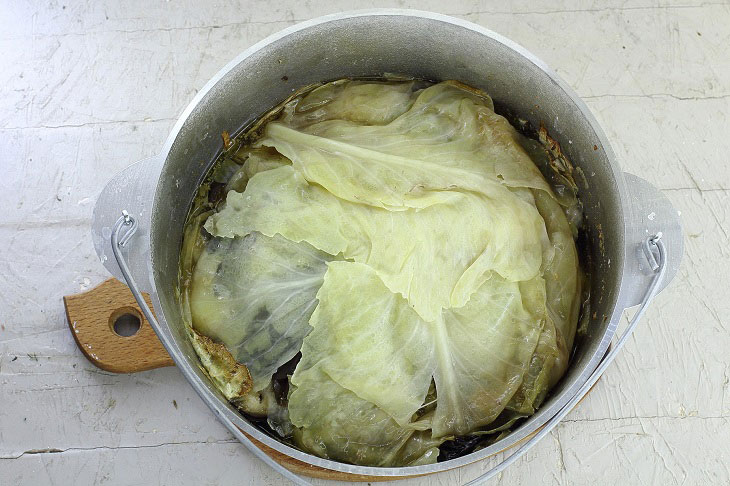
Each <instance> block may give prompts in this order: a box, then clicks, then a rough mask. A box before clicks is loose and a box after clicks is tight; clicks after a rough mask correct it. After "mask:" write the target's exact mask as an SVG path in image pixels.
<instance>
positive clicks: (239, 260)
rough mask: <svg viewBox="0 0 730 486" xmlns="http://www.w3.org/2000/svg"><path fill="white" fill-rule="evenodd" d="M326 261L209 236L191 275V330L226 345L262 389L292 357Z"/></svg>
mask: <svg viewBox="0 0 730 486" xmlns="http://www.w3.org/2000/svg"><path fill="white" fill-rule="evenodd" d="M330 260H332V256H330V255H328V254H326V253H324V252H321V251H318V250H317V249H315V248H312V247H311V246H310V245H308V244H306V243H293V242H291V241H289V240H287V239H285V238H282V237H280V236H279V237H274V238H269V237H267V236H263V235H261V234H259V233H252V234H250V235H247V236H246V237H244V238H235V239H224V238H213V239H211V240H210V241H209V242H208V244H207V246H206V248H205V250H204V251H203V253H202V254H201V255H200V258H199V259H198V262H197V265H196V266H195V270H194V272H193V278H192V284H191V287H190V310H191V314H192V321H193V327H194V328H195V329H196V330H197V331H198V332H200V333H202V334H204V335H206V336H208V337H211V338H213V339H215V340H216V341H219V342H222V343H223V344H225V346H226V348H227V349H228V350H229V351H230V352H231V354H232V355H233V356H234V357H235V358H236V360H237V361H238V362H240V363H243V364H244V365H246V367H247V368H248V370H249V372H250V374H251V377H252V379H253V389H254V391H258V390H261V389H263V388H265V387H266V386H267V385H268V383H269V381H270V380H271V375H272V374H273V373H274V372H275V371H276V370H277V368H279V366H281V365H282V364H284V363H286V362H287V361H289V360H290V359H291V358H293V357H294V355H296V354H297V353H298V352H299V349H300V348H301V345H302V339H303V338H304V336H305V335H306V334H307V332H309V330H310V327H309V324H308V321H309V317H310V316H311V314H312V312H314V309H315V306H316V304H317V302H316V299H315V296H316V294H317V290H318V289H319V287H320V286H321V285H322V281H323V277H324V273H325V271H326V269H327V267H326V263H327V262H328V261H330Z"/></svg>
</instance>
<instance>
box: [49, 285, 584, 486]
mask: <svg viewBox="0 0 730 486" xmlns="http://www.w3.org/2000/svg"><path fill="white" fill-rule="evenodd" d="M143 295H144V298H145V300H146V301H147V305H148V306H149V307H150V309H152V302H151V301H150V297H149V295H147V294H143ZM63 302H64V305H65V307H66V317H67V318H68V325H69V327H70V329H71V334H73V337H74V339H75V340H76V344H77V345H78V346H79V349H81V351H82V352H83V353H84V355H85V356H86V357H87V358H88V359H89V361H91V362H92V363H93V364H94V365H96V366H98V367H99V368H101V369H103V370H107V371H111V372H114V373H136V372H140V371H146V370H151V369H154V368H162V367H165V366H174V365H175V362H174V361H173V360H172V358H171V357H170V355H169V354H167V351H166V350H165V348H164V347H163V346H162V343H161V342H160V340H159V339H158V338H157V335H156V334H155V331H154V330H153V329H152V326H151V325H150V323H149V322H148V321H147V319H145V318H144V315H143V314H142V310H141V309H140V307H139V305H137V302H136V301H135V300H134V296H133V295H132V292H131V291H130V290H129V288H128V287H127V286H126V285H125V284H123V283H122V282H120V281H119V280H117V279H114V278H110V279H109V280H106V281H104V282H102V283H101V284H100V285H98V286H97V287H94V288H93V289H91V290H88V291H86V292H83V293H80V294H76V295H68V296H65V297H64V298H63ZM153 312H154V311H153ZM125 323H126V324H127V325H126V326H122V324H125ZM136 323H139V328H138V329H137V330H136V332H134V333H132V334H131V335H124V334H129V333H130V332H121V334H122V335H120V334H119V333H118V332H117V331H122V330H123V328H124V327H126V329H127V331H132V330H134V326H133V325H130V324H136ZM115 327H116V329H117V330H115ZM594 386H595V385H594ZM241 432H243V431H241ZM536 432H537V431H536ZM243 433H244V434H245V435H246V436H247V437H248V438H249V439H251V441H252V442H253V443H254V444H255V445H256V446H258V447H259V448H260V449H261V450H262V451H264V452H265V453H266V454H267V455H268V456H269V457H271V458H272V459H274V460H275V461H276V462H278V463H279V464H281V465H282V466H284V467H286V468H287V469H289V470H290V471H292V472H294V473H296V474H300V475H305V476H309V477H314V478H319V479H332V480H339V481H360V482H366V481H392V480H394V479H405V478H406V477H399V478H393V477H387V476H365V475H360V474H350V473H345V472H340V471H333V470H331V469H325V468H322V467H318V466H312V465H311V464H307V463H305V462H302V461H298V460H296V459H293V458H291V457H289V456H287V455H285V454H282V453H280V452H278V451H276V450H274V449H272V448H270V447H268V446H266V445H265V444H262V443H261V442H259V441H257V440H256V439H254V438H253V437H251V436H249V435H248V434H246V433H245V432H243ZM529 437H531V436H529ZM529 437H527V438H525V439H523V440H527V439H529ZM500 452H501V451H500ZM409 477H413V476H409Z"/></svg>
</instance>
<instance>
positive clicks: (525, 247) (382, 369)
mask: <svg viewBox="0 0 730 486" xmlns="http://www.w3.org/2000/svg"><path fill="white" fill-rule="evenodd" d="M421 86H422V84H418V83H416V82H402V83H382V82H378V83H376V82H362V81H348V80H341V81H336V82H333V83H329V84H325V85H323V86H320V87H318V88H316V89H314V90H313V91H311V92H310V93H309V94H307V95H304V96H300V97H297V98H295V99H293V100H292V101H289V102H287V103H286V105H284V106H283V109H282V113H281V116H280V117H279V118H278V119H277V120H275V121H272V122H268V123H266V124H265V125H264V126H263V127H261V133H262V135H261V137H260V139H259V140H258V141H256V142H255V143H254V144H253V146H252V147H248V148H244V149H242V150H239V153H242V154H244V155H243V158H245V161H244V162H243V165H242V166H241V167H240V168H239V169H238V170H237V171H236V172H235V173H234V174H233V176H232V177H231V179H230V180H229V181H228V182H227V184H228V185H227V190H228V194H227V197H226V200H225V203H224V204H223V205H221V206H220V207H219V208H218V210H217V212H215V213H214V214H212V215H210V216H208V217H207V221H206V222H205V229H206V231H207V232H208V234H210V235H212V236H213V238H212V239H211V240H210V241H209V242H208V243H207V246H206V247H205V249H204V250H203V252H202V254H201V255H200V256H199V257H197V255H198V253H199V252H200V243H197V244H196V246H195V247H193V246H190V245H189V246H187V247H186V248H190V250H188V253H189V254H193V255H194V256H195V257H196V258H197V264H196V265H195V270H194V272H193V277H192V284H191V286H190V299H189V300H190V307H191V311H192V320H193V324H194V326H195V328H196V330H197V331H199V332H201V333H203V334H205V335H208V336H210V337H212V338H213V339H215V340H217V341H220V342H222V343H224V344H225V345H226V347H227V348H228V349H229V350H231V352H232V354H233V356H235V357H236V359H237V360H238V361H239V362H241V363H244V364H245V365H246V366H247V367H248V369H249V370H250V373H251V376H252V378H253V388H254V390H261V389H263V388H266V387H267V386H268V385H269V383H270V378H271V376H272V374H273V373H274V371H275V370H276V369H277V368H278V367H279V366H281V365H282V364H283V363H285V362H287V361H289V360H290V359H291V358H292V357H293V356H294V355H296V354H297V353H298V352H299V351H301V360H300V361H299V363H298V364H297V366H296V369H295V371H294V373H293V375H292V376H291V377H290V389H289V394H288V412H289V419H290V420H291V424H292V425H293V426H294V429H293V431H294V432H293V438H294V440H295V441H296V443H297V444H298V445H299V446H300V447H302V448H303V449H304V450H306V451H309V452H312V453H314V454H317V455H319V456H321V457H326V458H331V459H335V460H340V461H345V462H352V463H355V464H363V465H379V466H401V465H408V464H425V463H429V462H435V461H436V459H437V451H438V449H437V447H438V446H439V444H441V443H442V442H443V441H444V440H449V439H451V438H453V437H456V436H461V435H465V434H481V433H495V432H499V431H502V430H505V429H506V428H508V427H509V426H511V424H513V423H514V421H515V420H517V419H518V418H520V417H524V416H527V415H529V414H531V413H534V411H535V409H536V408H537V407H538V406H539V405H540V403H541V402H542V400H543V399H544V398H545V396H546V394H547V392H548V390H549V388H550V387H551V386H553V385H554V384H555V383H556V382H557V380H558V379H559V378H560V377H561V376H562V374H563V373H564V372H565V369H566V367H567V363H568V358H569V354H570V350H571V348H572V345H573V337H574V334H575V326H576V322H577V318H578V311H579V301H580V299H579V294H580V289H581V275H580V272H579V266H578V257H577V252H576V249H575V244H574V241H573V230H572V229H571V226H570V225H569V224H568V220H567V219H566V216H565V213H564V208H568V207H570V208H575V207H578V205H577V203H575V198H574V195H572V196H571V194H569V193H561V194H560V201H558V199H557V198H556V195H555V194H554V193H553V190H552V188H551V187H550V185H549V184H548V183H547V182H546V181H545V179H544V178H543V176H542V174H541V173H540V171H539V170H538V168H537V167H536V166H535V164H534V163H533V161H532V160H531V158H530V156H529V155H528V153H527V152H526V151H525V149H524V148H523V147H525V146H526V147H528V148H529V150H530V151H531V153H533V154H534V153H538V152H539V147H538V146H534V145H531V144H528V143H526V142H525V140H524V137H522V136H521V135H520V134H518V133H517V132H516V131H515V129H514V128H513V127H512V126H511V125H510V124H509V123H508V122H507V121H506V120H505V119H504V118H503V117H501V116H499V115H497V114H495V113H494V111H493V105H492V102H491V99H489V97H488V96H486V95H484V94H483V93H481V92H478V91H476V90H473V89H471V88H468V87H465V86H463V85H461V84H459V83H456V82H444V83H439V84H436V85H432V86H430V87H427V88H425V89H419V87H421ZM257 133H258V132H257ZM571 197H572V199H571ZM574 203H575V204H574ZM198 220H200V217H198ZM193 248H197V250H195V252H196V253H191V252H192V251H193ZM188 259H190V257H188ZM434 383H435V388H434ZM266 389H268V388H266ZM277 414H278V415H277V423H279V424H281V422H282V420H283V419H282V416H283V417H285V414H284V415H282V414H281V410H278V411H277ZM498 417H499V420H497V421H496V422H495V419H497V418H498ZM492 423H494V424H493V425H492V426H491V427H490V424H492ZM285 428H286V427H285Z"/></svg>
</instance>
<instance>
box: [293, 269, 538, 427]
mask: <svg viewBox="0 0 730 486" xmlns="http://www.w3.org/2000/svg"><path fill="white" fill-rule="evenodd" d="M328 267H329V268H328V270H327V273H326V275H325V281H324V284H323V285H322V288H321V289H320V291H319V293H318V294H317V298H318V299H319V302H320V303H319V305H318V306H317V310H316V311H315V313H314V314H313V315H312V318H311V320H310V324H311V325H312V327H313V329H314V330H313V331H312V333H311V334H309V335H308V336H307V337H306V338H305V339H304V343H303V346H302V360H301V361H300V363H299V365H298V366H297V369H296V371H295V372H294V375H293V376H292V378H291V382H292V384H293V385H294V386H296V387H297V389H296V391H295V392H293V393H292V395H291V396H290V402H289V410H290V414H291V417H292V423H293V424H294V425H296V426H299V427H311V426H313V422H307V421H305V420H303V419H301V415H299V413H304V412H303V411H298V412H295V410H298V407H299V403H300V402H298V401H297V400H298V397H299V395H301V394H315V395H316V394H319V393H320V391H319V390H317V389H316V388H317V386H316V384H309V385H308V384H307V381H306V379H305V377H307V376H310V374H311V373H312V372H313V370H318V371H319V372H321V373H323V374H325V375H327V376H328V377H330V378H331V379H332V380H333V381H335V382H336V383H337V384H338V385H340V386H342V387H344V388H346V389H347V390H350V391H352V392H353V393H354V394H355V395H357V396H358V397H359V398H361V399H363V400H366V401H367V402H369V403H371V404H372V405H373V406H376V407H378V409H380V410H383V411H385V412H387V413H388V415H389V417H391V418H392V419H394V420H395V422H396V423H398V424H399V425H401V426H403V427H405V428H408V427H409V424H410V421H411V420H412V419H413V418H414V414H415V413H416V411H417V410H418V409H419V408H421V406H422V405H423V403H424V398H425V397H426V394H427V392H428V389H429V386H430V384H431V380H432V378H433V379H435V382H436V393H437V396H438V400H437V403H436V409H435V412H434V416H433V424H432V429H433V432H432V434H433V437H435V438H438V437H446V436H449V435H460V434H465V433H467V432H469V431H471V430H474V429H475V428H477V427H479V426H481V425H485V424H488V423H490V422H491V421H493V420H494V419H495V418H496V417H497V416H498V415H499V413H500V412H501V411H502V410H503V409H504V408H505V406H506V405H507V403H508V402H509V400H510V398H511V397H512V395H513V394H514V393H515V391H516V390H517V388H518V387H519V385H520V383H521V381H522V377H523V375H524V373H525V372H526V371H527V365H528V363H529V360H530V357H531V355H532V353H533V351H534V349H535V345H536V344H537V340H538V336H539V334H540V331H541V328H542V316H543V315H544V309H543V311H542V312H539V310H540V309H539V306H538V307H537V308H534V309H530V310H532V311H533V312H530V310H528V309H526V308H525V306H523V304H522V295H523V294H522V293H521V290H522V289H521V287H522V288H524V290H525V292H524V295H527V296H529V297H530V298H536V299H537V300H538V301H539V300H540V293H541V292H542V295H543V297H542V301H543V302H544V285H543V284H542V279H541V278H539V277H537V278H535V279H533V280H531V281H528V282H526V283H522V284H518V283H514V282H508V281H506V280H504V279H503V278H501V277H499V276H498V275H496V274H492V275H490V277H489V278H487V279H486V280H485V282H484V283H483V284H482V286H481V287H480V288H479V290H478V291H477V292H476V293H475V294H474V295H473V296H472V298H471V299H470V300H469V302H468V303H467V304H466V305H465V306H463V307H460V308H452V309H448V310H444V311H443V312H442V313H441V314H440V315H439V317H438V318H437V319H436V320H435V321H433V322H425V321H423V320H422V319H421V318H420V316H419V315H418V314H417V313H416V312H414V311H413V309H411V307H410V306H409V305H408V303H407V302H406V301H405V300H404V299H403V298H401V297H400V296H397V295H394V294H393V293H392V292H390V291H389V290H388V288H387V287H386V286H385V285H384V284H383V283H382V281H380V279H379V278H378V276H377V274H376V273H375V271H374V270H373V269H372V268H370V267H369V266H367V265H364V264H360V263H354V262H332V263H330V264H329V265H328ZM533 294H536V295H533ZM305 402H307V400H305ZM319 406H320V407H322V408H325V409H326V408H328V407H334V408H339V407H340V404H339V403H337V402H334V401H331V402H328V401H323V402H322V403H321V404H320V405H319ZM333 413H334V412H333ZM316 425H318V424H316Z"/></svg>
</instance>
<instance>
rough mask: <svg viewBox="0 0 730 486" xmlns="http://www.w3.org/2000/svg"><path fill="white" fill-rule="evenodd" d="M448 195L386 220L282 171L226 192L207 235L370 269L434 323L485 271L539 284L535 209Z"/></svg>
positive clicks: (543, 241) (541, 233)
mask: <svg viewBox="0 0 730 486" xmlns="http://www.w3.org/2000/svg"><path fill="white" fill-rule="evenodd" d="M448 194H449V199H450V200H449V202H448V203H446V202H444V203H442V204H437V205H433V206H430V207H427V208H425V209H422V210H406V211H388V210H385V209H382V208H376V207H372V206H368V205H364V204H355V203H351V202H349V201H345V200H343V199H340V198H338V197H336V196H334V195H332V194H331V193H329V192H328V191H326V190H325V189H324V188H322V187H321V186H319V185H316V184H310V183H308V182H307V181H306V180H305V179H304V177H303V176H302V175H301V174H300V173H299V172H298V171H297V170H296V169H295V168H293V167H289V166H286V167H280V168H278V169H274V170H270V171H266V172H262V173H260V174H257V175H256V176H255V177H253V178H252V179H251V180H250V181H249V184H248V186H247V187H246V191H245V192H244V193H242V194H239V193H236V192H230V193H228V198H227V200H226V206H225V208H223V210H221V211H220V212H218V213H217V214H214V215H212V216H211V217H209V218H208V220H207V222H206V224H205V228H206V230H208V231H209V232H210V233H211V234H213V235H215V236H221V237H234V236H245V235H247V234H249V233H251V232H253V231H259V232H261V233H263V234H265V235H268V236H273V235H276V234H279V235H282V236H284V237H285V238H287V239H289V240H292V241H295V242H299V241H306V242H307V243H309V244H311V245H312V246H314V247H316V248H318V249H320V250H322V251H324V252H327V253H329V254H330V255H338V254H342V255H343V256H344V257H345V258H348V259H353V260H355V261H358V262H362V263H367V264H368V265H370V266H371V267H373V268H374V269H375V270H376V271H377V272H378V275H379V276H380V277H381V278H382V280H383V281H384V282H385V284H386V285H387V287H388V288H389V289H390V290H391V291H393V292H397V293H400V294H401V295H402V296H404V297H405V298H406V299H408V301H409V303H410V304H411V305H412V306H413V308H414V309H415V310H416V311H417V312H418V313H419V314H420V315H421V317H423V318H424V319H426V320H433V319H435V318H436V316H437V315H438V314H439V313H440V310H441V309H442V308H448V307H454V306H456V307H458V306H462V305H464V304H465V303H466V301H467V300H468V299H469V297H470V296H471V294H472V293H473V292H474V291H475V290H476V288H478V287H479V285H480V284H481V282H482V280H483V278H484V276H485V275H486V273H487V272H488V271H490V270H494V271H496V272H497V273H499V274H500V275H501V276H502V277H504V278H506V279H508V280H511V281H520V280H527V279H531V278H533V277H535V276H536V275H537V274H538V272H539V270H540V266H541V264H542V251H543V246H545V245H547V244H548V240H547V234H546V232H545V227H544V223H543V220H542V218H540V215H539V213H538V211H537V209H536V208H535V207H534V206H533V205H530V204H529V203H527V202H525V201H524V200H522V199H520V198H519V197H516V196H515V195H514V194H513V193H512V191H510V190H507V189H504V196H505V197H503V198H499V199H492V198H488V197H485V196H483V195H481V194H475V193H472V192H458V191H451V192H449V193H448ZM475 222H479V224H475ZM444 242H448V247H447V248H445V246H444ZM434 274H436V275H437V278H434Z"/></svg>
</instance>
